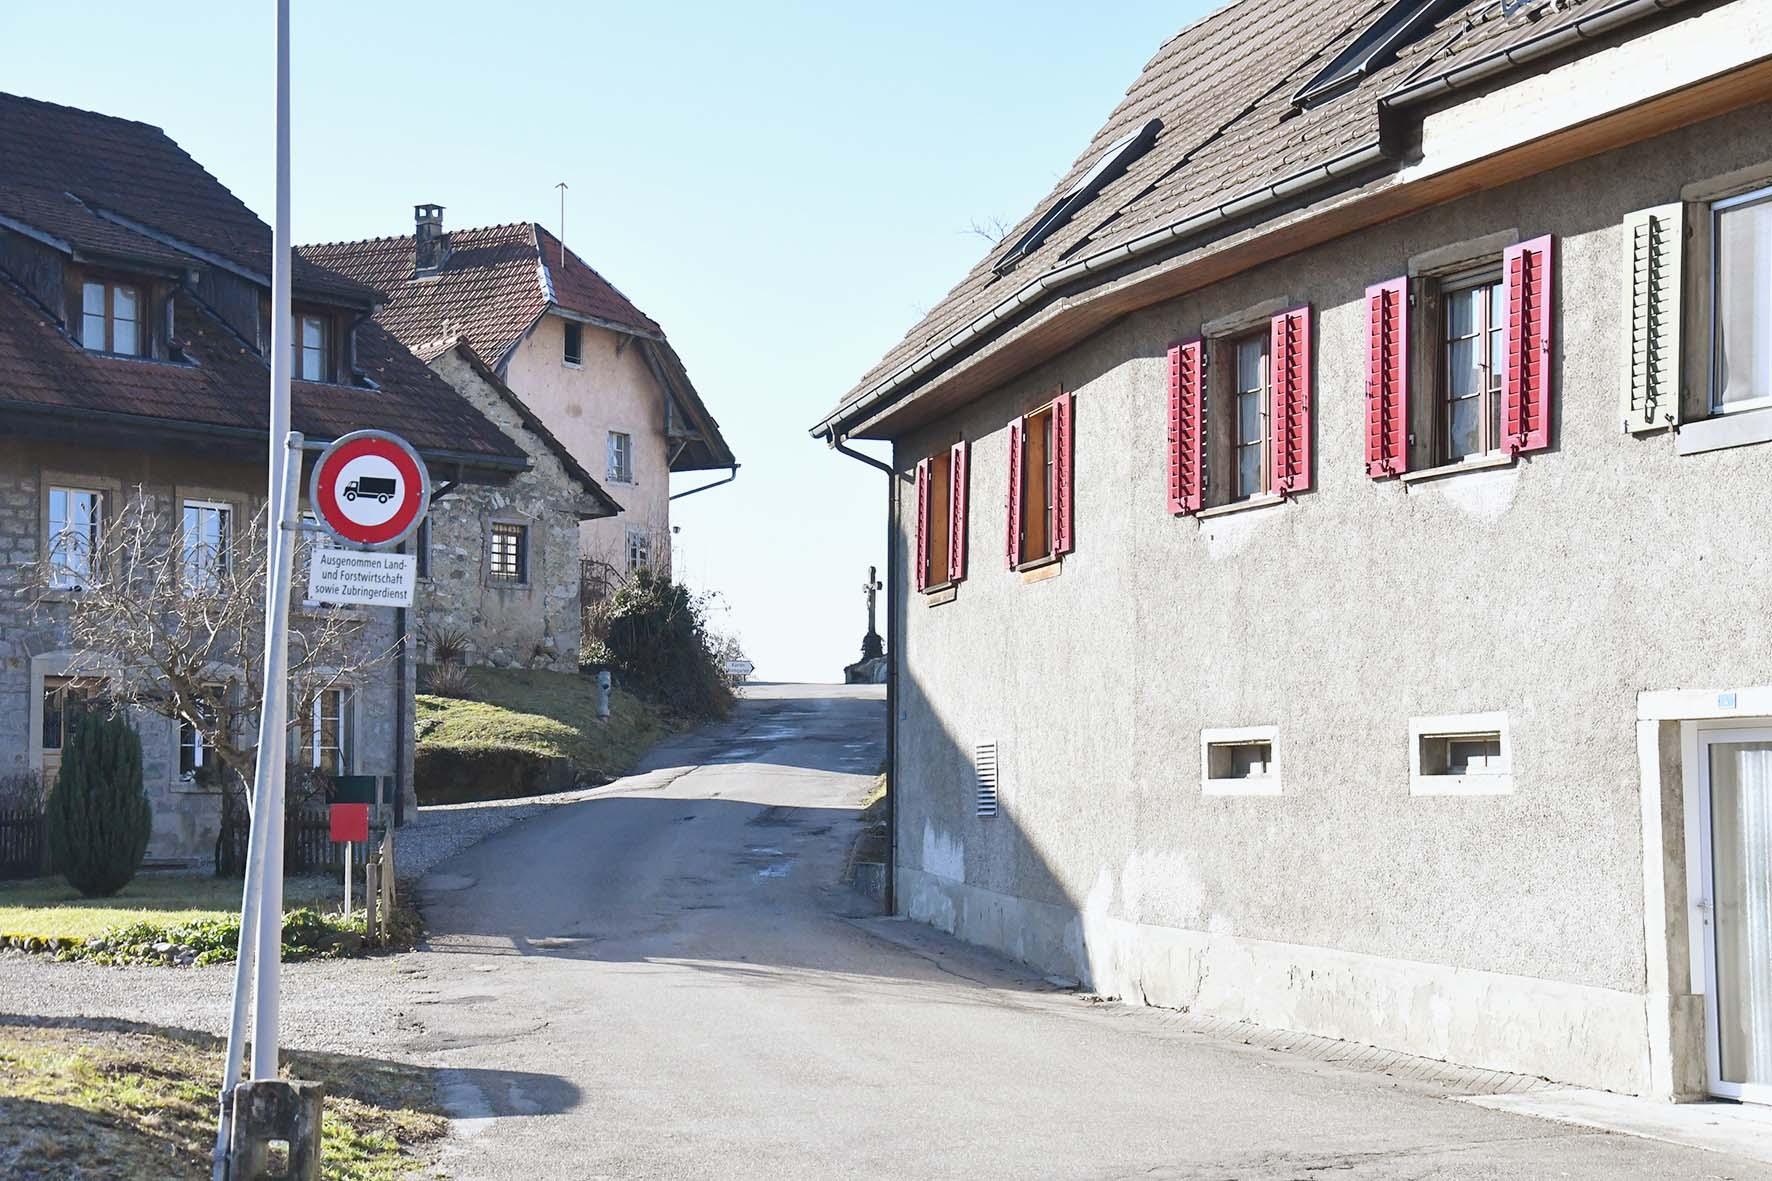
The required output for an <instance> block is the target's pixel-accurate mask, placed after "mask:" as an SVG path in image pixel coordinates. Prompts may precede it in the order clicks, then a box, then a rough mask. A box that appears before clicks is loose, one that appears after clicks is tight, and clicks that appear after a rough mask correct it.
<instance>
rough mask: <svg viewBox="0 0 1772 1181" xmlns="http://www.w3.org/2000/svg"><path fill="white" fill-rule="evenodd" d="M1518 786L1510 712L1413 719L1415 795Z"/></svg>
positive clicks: (1411, 761) (1484, 792) (1487, 791)
mask: <svg viewBox="0 0 1772 1181" xmlns="http://www.w3.org/2000/svg"><path fill="white" fill-rule="evenodd" d="M1513 789H1514V778H1513V745H1512V742H1511V740H1510V736H1509V733H1508V722H1507V714H1505V713H1479V714H1453V715H1449V716H1443V717H1425V718H1411V719H1409V790H1410V792H1411V794H1414V795H1503V794H1506V793H1508V792H1511V791H1513Z"/></svg>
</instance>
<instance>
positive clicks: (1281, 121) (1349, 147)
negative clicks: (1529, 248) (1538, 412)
mask: <svg viewBox="0 0 1772 1181" xmlns="http://www.w3.org/2000/svg"><path fill="white" fill-rule="evenodd" d="M1680 2H1681V0H1668V3H1669V5H1670V6H1671V5H1672V4H1678V3H1680ZM1391 7H1392V0H1233V2H1232V3H1231V4H1228V5H1227V6H1226V7H1224V8H1222V9H1220V10H1219V11H1217V12H1214V13H1212V14H1211V15H1210V16H1207V17H1205V18H1204V19H1202V20H1200V21H1198V22H1197V23H1195V24H1193V25H1190V26H1188V27H1187V28H1185V29H1183V30H1182V31H1181V32H1180V33H1177V34H1176V35H1175V36H1174V37H1172V38H1170V39H1169V40H1168V41H1167V42H1165V43H1164V45H1163V46H1162V48H1161V49H1159V50H1158V51H1157V54H1156V56H1155V57H1153V58H1152V59H1151V60H1150V61H1149V62H1148V63H1147V64H1146V65H1145V67H1144V70H1143V71H1142V72H1141V73H1140V75H1139V76H1138V78H1137V79H1136V80H1135V81H1134V82H1133V84H1132V86H1131V88H1130V89H1129V90H1128V91H1127V92H1126V96H1125V98H1124V99H1122V100H1121V102H1120V104H1119V105H1118V106H1117V107H1116V108H1115V110H1114V111H1113V113H1112V114H1111V115H1110V116H1109V117H1108V119H1107V121H1106V123H1104V124H1103V126H1102V127H1101V129H1100V130H1099V131H1098V132H1097V133H1096V134H1095V137H1094V138H1093V139H1092V140H1091V141H1090V143H1089V144H1088V146H1087V147H1086V148H1085V149H1084V150H1083V151H1082V153H1081V154H1079V155H1078V157H1077V159H1076V161H1075V163H1073V164H1072V166H1071V168H1070V169H1069V170H1068V171H1067V172H1066V173H1065V175H1064V176H1063V177H1062V178H1061V179H1060V180H1059V181H1058V183H1057V184H1056V185H1055V186H1054V188H1053V191H1052V193H1051V194H1050V195H1049V196H1047V197H1046V198H1045V199H1043V200H1042V201H1041V202H1040V203H1039V205H1038V206H1037V207H1036V208H1035V209H1034V210H1032V211H1031V212H1030V213H1029V214H1028V216H1027V217H1026V218H1024V219H1023V220H1022V221H1021V222H1020V223H1019V224H1018V225H1016V226H1015V227H1013V228H1012V229H1011V230H1010V231H1009V232H1008V233H1007V234H1006V235H1005V236H1004V238H1003V240H1002V242H1001V243H999V244H998V245H997V246H995V247H993V248H992V249H991V250H990V251H989V252H988V253H987V254H986V255H985V257H984V258H982V259H980V260H979V262H978V263H977V265H975V266H974V267H973V268H972V270H971V272H970V273H969V274H967V275H966V277H965V278H963V279H962V280H961V281H960V283H959V284H958V285H957V286H955V287H954V288H953V289H952V290H951V291H949V292H948V294H947V295H946V296H945V297H943V298H942V300H941V301H940V302H939V303H937V304H936V306H935V307H934V308H933V309H931V310H930V311H929V313H928V314H927V315H925V316H924V317H923V319H922V320H921V321H920V322H919V323H918V324H916V325H915V326H914V327H912V328H911V330H910V331H909V332H907V333H906V334H905V336H904V338H903V339H902V340H901V341H900V342H899V343H898V344H897V345H896V346H894V347H893V348H892V349H891V350H890V351H889V352H888V353H887V354H886V355H885V357H883V358H882V359H881V360H880V361H879V363H878V364H876V365H875V366H874V367H873V368H872V369H870V370H869V371H868V372H867V373H866V374H865V375H864V376H863V377H862V379H861V380H860V381H859V382H858V383H856V385H855V386H854V387H853V388H852V389H851V390H850V391H849V392H848V393H847V394H846V395H844V398H843V400H842V403H841V404H840V408H839V409H838V410H837V411H836V412H835V413H833V415H832V416H831V419H829V420H827V422H828V421H835V420H838V419H845V418H847V417H849V416H850V415H851V414H852V412H855V411H857V410H859V408H860V407H862V406H864V405H866V404H868V403H870V402H871V401H872V400H873V399H874V398H876V397H879V396H883V395H884V394H886V393H887V392H888V391H891V390H892V389H894V388H895V387H896V386H897V385H898V384H899V383H901V382H907V381H911V380H912V378H911V367H912V366H913V365H915V364H916V363H917V362H918V360H919V358H921V357H923V356H924V355H925V354H926V353H928V352H929V350H931V349H934V348H936V347H938V346H940V345H942V344H944V343H945V342H948V341H950V340H952V339H953V338H955V337H956V335H957V334H960V333H962V332H964V331H965V330H966V329H967V328H968V326H970V325H974V324H976V323H979V322H980V320H981V317H984V316H985V315H986V314H987V313H989V312H991V311H992V309H994V308H998V307H1000V306H1002V305H1004V304H1005V303H1006V302H1007V301H1010V300H1013V299H1016V298H1017V297H1018V296H1019V295H1020V293H1023V292H1025V291H1027V290H1029V289H1030V285H1031V284H1033V283H1034V282H1035V281H1037V280H1038V279H1040V278H1041V277H1042V276H1043V275H1046V274H1048V273H1050V272H1052V271H1055V270H1058V269H1060V268H1062V267H1065V266H1068V265H1071V264H1074V263H1077V262H1079V261H1081V260H1083V259H1087V258H1091V257H1094V256H1098V255H1104V254H1106V253H1108V252H1110V251H1114V250H1116V249H1117V248H1121V247H1124V246H1126V245H1127V244H1128V243H1131V242H1133V241H1135V240H1136V239H1138V238H1140V237H1141V236H1143V235H1146V234H1150V233H1153V232H1155V231H1160V230H1162V229H1165V228H1166V227H1168V226H1170V225H1174V224H1176V223H1178V222H1181V221H1183V220H1185V219H1187V218H1189V217H1192V216H1194V215H1196V214H1200V213H1204V212H1207V211H1210V210H1213V209H1215V208H1218V207H1220V206H1223V205H1225V204H1226V203H1228V202H1231V201H1233V200H1236V199H1237V198H1240V197H1242V196H1244V195H1245V194H1251V193H1258V192H1260V191H1262V190H1264V189H1266V188H1268V187H1270V186H1272V185H1275V184H1277V183H1279V182H1281V181H1284V180H1286V179H1288V178H1290V177H1294V176H1298V175H1300V174H1302V173H1305V172H1307V171H1309V170H1311V169H1313V168H1315V167H1318V166H1321V165H1324V164H1328V163H1329V162H1331V161H1335V160H1337V159H1338V158H1342V157H1346V156H1349V155H1350V154H1352V153H1354V152H1357V151H1360V150H1362V149H1365V148H1369V147H1376V146H1377V145H1378V143H1379V118H1380V104H1379V100H1380V98H1381V97H1382V96H1384V95H1385V94H1387V93H1389V92H1392V91H1394V90H1396V89H1398V88H1400V87H1402V86H1404V85H1413V84H1416V83H1418V82H1420V81H1422V80H1423V79H1429V78H1434V77H1437V76H1441V75H1444V74H1446V73H1447V72H1449V71H1452V70H1455V69H1459V68H1462V67H1464V66H1467V65H1468V64H1469V63H1471V62H1473V61H1476V60H1480V59H1482V58H1485V57H1488V56H1490V55H1492V54H1494V53H1496V52H1500V51H1503V50H1507V49H1512V48H1515V47H1517V46H1518V45H1520V44H1521V43H1523V42H1525V41H1528V40H1533V39H1536V38H1539V37H1541V36H1544V35H1545V34H1546V33H1549V32H1553V31H1556V30H1558V29H1561V28H1563V27H1565V26H1567V25H1569V24H1571V23H1573V22H1575V21H1579V20H1582V19H1584V18H1586V17H1588V16H1591V15H1592V14H1593V13H1594V12H1595V11H1598V10H1603V9H1605V8H1607V7H1609V5H1608V3H1607V2H1606V0H1529V2H1528V3H1526V4H1524V5H1519V6H1516V7H1515V11H1514V12H1512V13H1509V12H1507V11H1505V8H1504V5H1503V4H1502V0H1475V2H1472V3H1466V4H1461V5H1459V4H1454V5H1451V6H1450V7H1449V10H1448V11H1447V12H1446V13H1443V14H1442V15H1441V16H1440V18H1439V19H1438V20H1437V21H1435V22H1434V24H1433V25H1432V27H1431V28H1429V29H1428V30H1427V31H1426V32H1425V33H1423V34H1422V35H1420V36H1418V37H1415V38H1414V39H1413V40H1411V41H1410V42H1409V44H1407V45H1405V46H1404V47H1403V48H1402V49H1401V50H1400V51H1399V52H1398V53H1397V54H1396V56H1395V58H1394V60H1391V61H1389V62H1387V63H1385V64H1383V65H1381V66H1380V67H1379V68H1377V69H1375V70H1373V71H1372V72H1371V73H1370V74H1368V75H1367V76H1365V77H1364V78H1363V79H1362V80H1361V81H1360V83H1359V84H1358V85H1357V86H1356V87H1355V88H1354V89H1352V90H1350V91H1349V92H1347V93H1345V94H1342V95H1340V96H1339V97H1336V98H1333V99H1330V100H1329V101H1326V102H1323V103H1321V104H1319V105H1316V106H1312V107H1309V108H1306V109H1303V110H1300V109H1299V108H1298V107H1297V106H1296V105H1295V104H1294V102H1293V97H1294V95H1296V94H1297V93H1298V92H1299V91H1300V89H1301V88H1303V87H1304V86H1305V84H1306V83H1308V82H1309V81H1311V79H1312V78H1313V77H1314V76H1315V75H1316V74H1317V73H1318V72H1319V71H1321V70H1322V69H1324V67H1325V66H1327V65H1328V64H1329V63H1330V62H1331V61H1333V60H1334V58H1335V56H1336V55H1337V54H1338V53H1339V52H1340V51H1341V50H1342V49H1343V48H1344V47H1346V46H1348V45H1350V44H1351V43H1352V42H1353V41H1354V40H1355V39H1356V38H1357V37H1359V35H1360V34H1361V33H1362V32H1363V31H1364V30H1365V29H1366V28H1368V27H1369V26H1370V25H1371V23H1372V22H1373V21H1374V20H1376V19H1378V18H1379V17H1380V16H1382V15H1383V14H1384V13H1386V12H1387V10H1389V9H1390V8H1391ZM1152 119H1157V120H1160V121H1161V124H1162V127H1161V130H1160V131H1159V132H1158V134H1157V136H1156V140H1155V142H1154V143H1153V144H1152V146H1151V148H1150V149H1149V150H1148V151H1147V152H1146V153H1145V154H1144V155H1143V156H1141V157H1138V158H1137V159H1135V160H1134V161H1133V162H1132V163H1131V165H1130V166H1129V167H1128V168H1127V169H1126V171H1125V172H1124V173H1123V174H1122V175H1120V176H1119V177H1118V178H1117V179H1114V180H1112V181H1110V182H1109V183H1108V184H1107V185H1106V186H1105V187H1104V188H1102V190H1101V191H1100V193H1099V194H1098V195H1097V196H1096V197H1095V198H1094V199H1093V200H1091V201H1090V202H1089V203H1088V204H1086V205H1084V206H1083V207H1082V208H1081V209H1080V210H1079V211H1078V212H1077V213H1076V214H1075V215H1074V216H1073V217H1072V218H1071V220H1070V221H1069V222H1068V223H1066V224H1065V225H1063V226H1061V227H1060V228H1058V229H1057V230H1056V231H1054V232H1053V233H1052V234H1051V235H1050V236H1049V237H1048V238H1047V239H1046V240H1045V241H1044V242H1043V243H1042V244H1041V245H1040V246H1039V247H1038V248H1036V249H1035V250H1033V251H1032V252H1030V253H1029V254H1028V255H1027V256H1026V257H1024V258H1023V259H1021V260H1020V261H1019V263H1018V264H1017V265H1016V266H1014V267H1013V269H1009V270H1007V271H1006V273H1004V274H999V273H998V269H997V267H998V263H999V261H1000V260H1002V259H1003V256H1004V255H1005V254H1007V253H1008V252H1009V251H1010V250H1011V249H1012V247H1013V244H1014V243H1015V242H1016V241H1017V240H1018V239H1020V238H1021V237H1022V236H1023V234H1024V233H1025V232H1026V231H1027V230H1028V229H1029V228H1030V227H1031V226H1033V225H1034V223H1035V222H1036V221H1037V220H1038V219H1039V218H1040V217H1041V216H1042V215H1044V214H1045V212H1046V211H1047V210H1048V209H1050V208H1052V207H1053V206H1054V205H1055V204H1056V203H1057V202H1059V201H1060V200H1062V199H1063V198H1064V196H1065V195H1066V194H1067V193H1068V192H1069V191H1070V190H1071V189H1072V188H1073V187H1075V186H1076V185H1077V183H1078V182H1079V180H1081V179H1082V178H1083V177H1084V175H1085V174H1086V173H1087V172H1088V171H1089V169H1090V168H1091V167H1092V166H1094V165H1095V163H1096V161H1097V160H1098V159H1100V158H1101V156H1102V155H1103V153H1104V152H1106V151H1107V150H1108V149H1109V148H1110V147H1111V146H1112V145H1114V144H1116V143H1117V142H1118V141H1120V140H1121V139H1122V138H1124V137H1126V136H1128V135H1130V134H1132V133H1133V132H1135V131H1137V130H1138V129H1139V128H1140V127H1143V126H1144V125H1145V124H1146V123H1147V122H1148V121H1149V120H1152ZM1038 302H1039V301H1038V299H1027V300H1026V306H1027V307H1029V308H1031V307H1033V306H1038ZM917 380H922V379H920V378H919V379H917Z"/></svg>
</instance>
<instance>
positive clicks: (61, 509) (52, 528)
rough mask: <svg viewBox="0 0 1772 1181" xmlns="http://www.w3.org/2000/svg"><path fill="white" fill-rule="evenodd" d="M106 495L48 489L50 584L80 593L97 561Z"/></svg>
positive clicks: (80, 489) (77, 489)
mask: <svg viewBox="0 0 1772 1181" xmlns="http://www.w3.org/2000/svg"><path fill="white" fill-rule="evenodd" d="M103 512H104V496H103V494H102V493H99V492H97V491H95V490H93V489H91V488H55V487H52V488H50V490H49V538H48V542H49V544H48V550H49V585H50V586H52V587H54V588H56V589H58V590H79V589H81V588H82V587H85V586H86V585H88V584H89V583H90V582H91V581H92V574H93V568H94V564H95V563H96V562H97V560H98V552H99V528H100V519H101V517H102V515H103Z"/></svg>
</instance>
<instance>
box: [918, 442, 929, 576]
mask: <svg viewBox="0 0 1772 1181" xmlns="http://www.w3.org/2000/svg"><path fill="white" fill-rule="evenodd" d="M928 585H929V461H928V460H927V459H923V460H918V461H917V589H918V590H923V589H924V588H925V587H927V586H928Z"/></svg>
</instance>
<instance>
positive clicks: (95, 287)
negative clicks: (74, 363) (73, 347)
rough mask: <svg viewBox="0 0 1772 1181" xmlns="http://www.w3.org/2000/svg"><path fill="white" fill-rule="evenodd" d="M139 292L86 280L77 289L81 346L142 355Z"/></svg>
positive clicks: (99, 350)
mask: <svg viewBox="0 0 1772 1181" xmlns="http://www.w3.org/2000/svg"><path fill="white" fill-rule="evenodd" d="M141 321H142V306H141V289H140V288H138V287H134V286H131V285H129V284H127V283H114V282H111V281H110V280H105V279H88V280H87V281H86V282H85V283H83V284H81V288H80V343H81V344H83V345H85V346H86V347H87V348H89V349H92V350H93V351H94V352H100V353H123V354H126V355H128V356H132V357H133V356H136V355H137V354H139V353H140V352H141Z"/></svg>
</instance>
